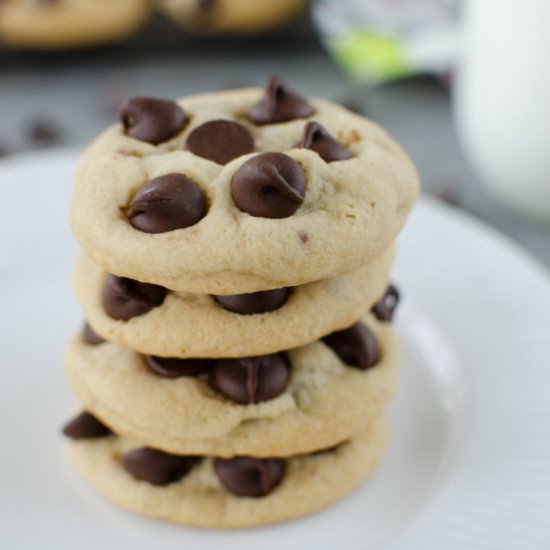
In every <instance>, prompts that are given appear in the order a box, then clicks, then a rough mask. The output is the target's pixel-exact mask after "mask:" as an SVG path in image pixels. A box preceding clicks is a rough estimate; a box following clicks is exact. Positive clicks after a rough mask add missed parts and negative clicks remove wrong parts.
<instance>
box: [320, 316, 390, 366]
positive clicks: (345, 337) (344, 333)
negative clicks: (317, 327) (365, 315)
mask: <svg viewBox="0 0 550 550" xmlns="http://www.w3.org/2000/svg"><path fill="white" fill-rule="evenodd" d="M323 342H324V343H325V344H326V345H327V346H328V347H329V348H332V350H333V351H334V353H336V355H338V357H339V358H340V359H341V360H342V361H343V362H344V363H346V365H348V366H350V367H355V368H358V369H361V370H366V369H368V368H369V367H373V366H374V365H376V363H377V362H378V360H379V359H380V355H381V352H380V345H379V344H378V340H377V339H376V336H375V335H374V334H373V333H372V331H371V330H370V329H369V328H368V327H366V326H365V325H363V324H362V323H355V324H354V325H351V327H349V328H347V329H345V330H340V331H338V332H333V333H332V334H329V335H328V336H325V337H324V338H323Z"/></svg>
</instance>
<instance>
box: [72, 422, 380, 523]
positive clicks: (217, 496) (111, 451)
mask: <svg viewBox="0 0 550 550" xmlns="http://www.w3.org/2000/svg"><path fill="white" fill-rule="evenodd" d="M74 432H75V430H74V429H73V433H74ZM68 435H69V437H71V438H73V435H71V433H69V434H68ZM77 435H78V436H79V437H77V438H75V439H72V440H71V441H70V442H69V451H70V455H71V458H72V460H73V462H74V464H75V466H76V468H77V469H78V470H79V471H80V472H81V473H82V475H83V476H84V477H85V478H86V479H87V480H88V481H89V483H90V484H91V485H92V486H93V487H94V488H96V489H97V490H98V491H99V492H100V493H102V494H103V495H104V496H106V497H107V498H108V499H110V500H112V501H113V502H115V503H117V504H118V505H120V506H123V507H124V508H128V509H129V510H132V511H134V512H137V513H139V514H144V515H147V516H153V517H156V518H161V519H166V520H170V521H174V522H177V523H184V524H187V525H196V526H200V527H210V528H216V529H223V528H237V527H253V526H258V525H265V524H269V523H275V522H280V521H284V520H286V519H290V518H294V517H297V516H302V515H305V514H310V513H312V512H315V511H317V510H320V509H322V508H324V507H326V506H328V505H329V504H331V503H332V502H335V501H337V500H338V499H340V498H342V497H343V496H344V495H346V494H347V493H348V492H350V491H351V490H352V489H354V488H355V487H357V485H359V484H360V483H361V482H362V481H364V480H365V479H367V478H368V477H369V476H370V475H371V473H372V472H373V470H374V469H375V467H376V466H377V464H378V462H379V461H380V459H381V457H382V454H383V451H384V448H385V446H386V440H387V425H386V421H385V419H384V418H383V417H382V418H378V419H374V420H373V421H372V422H371V424H370V425H367V424H365V425H364V426H363V429H362V431H361V432H360V433H359V434H357V435H355V436H354V437H353V438H351V439H349V440H348V441H345V442H342V443H341V444H340V445H339V446H337V447H336V448H333V449H328V450H326V451H324V452H316V453H311V454H298V453H295V454H293V455H288V456H286V457H283V458H281V457H277V458H261V459H258V458H256V457H254V456H238V457H231V458H228V459H224V458H215V457H212V456H209V457H206V456H198V457H197V456H178V455H171V454H167V453H165V452H162V451H158V450H157V449H154V448H150V447H147V446H144V445H143V443H139V442H137V441H132V440H128V439H126V438H123V437H119V436H117V435H116V434H113V433H109V434H104V435H103V436H98V435H97V434H96V433H95V432H93V433H92V434H91V437H86V433H85V432H82V431H80V432H77ZM319 480H322V483H320V482H319Z"/></svg>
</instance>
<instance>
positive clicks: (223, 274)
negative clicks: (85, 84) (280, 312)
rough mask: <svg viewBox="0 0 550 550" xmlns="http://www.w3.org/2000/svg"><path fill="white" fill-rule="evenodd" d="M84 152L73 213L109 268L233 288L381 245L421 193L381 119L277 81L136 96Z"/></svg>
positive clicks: (306, 274)
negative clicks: (167, 96) (173, 97)
mask: <svg viewBox="0 0 550 550" xmlns="http://www.w3.org/2000/svg"><path fill="white" fill-rule="evenodd" d="M121 120H122V123H121V124H118V125H115V126H113V127H111V128H109V129H108V130H107V131H106V132H105V133H103V134H102V135H101V136H100V137H99V138H97V139H96V140H95V141H94V142H93V143H92V144H91V145H90V147H89V148H88V149H87V151H86V152H85V153H84V155H83V156H82V158H81V160H80V163H79V166H78V169H77V174H76V182H75V190H74V197H73V204H72V212H71V221H72V225H73V228H74V231H75V233H76V235H77V237H78V239H79V241H80V242H81V244H82V246H83V247H84V248H85V250H86V251H87V252H88V254H89V255H90V256H92V257H93V258H94V259H95V260H96V261H97V262H98V263H99V264H100V265H102V266H103V267H104V268H105V269H106V270H108V271H109V272H111V273H114V274H116V275H119V276H124V277H130V278H132V279H137V280H139V281H143V282H151V283H155V284H159V285H162V286H165V287H167V288H170V289H172V290H177V291H187V292H198V293H211V294H235V293H246V292H256V291H259V290H267V289H273V288H279V287H283V286H296V285H300V284H304V283H308V282H313V281H317V280H320V279H323V278H326V277H333V276H336V275H339V274H342V273H345V272H348V271H351V270H353V269H356V268H358V267H360V266H362V265H365V264H366V263H368V262H369V261H370V260H372V259H373V258H375V257H376V256H377V255H379V254H380V253H381V252H382V251H383V250H385V249H386V248H387V247H388V246H389V245H390V243H391V242H392V241H393V239H394V238H395V236H396V235H397V233H398V232H399V230H400V229H401V227H402V225H403V223H404V221H405V218H406V215H407V213H408V212H409V210H410V208H411V206H412V204H413V203H414V200H415V198H416V196H417V194H418V178H417V174H416V171H415V169H414V166H413V165H412V163H411V161H410V160H409V158H408V157H407V156H406V154H405V153H404V152H403V151H402V150H401V148H400V147H399V146H398V145H397V144H396V143H395V142H394V141H393V140H392V139H391V138H390V137H389V136H388V135H387V134H386V133H385V132H384V131H383V130H382V129H381V128H380V127H378V126H377V125H376V124H374V123H372V122H371V121H369V120H367V119H365V118H363V117H361V116H359V115H356V114H354V113H351V112H349V111H347V110H346V109H344V108H342V107H340V106H338V105H336V104H334V103H330V102H328V101H323V100H306V99H304V98H302V97H300V96H299V95H297V94H295V93H294V92H293V91H292V90H290V89H289V88H288V87H287V86H286V85H285V84H284V83H283V82H282V81H281V80H280V79H278V78H272V79H271V80H270V81H269V83H268V86H267V89H266V90H265V91H262V90H259V89H243V90H234V91H225V92H218V93H212V94H204V95H198V96H193V97H189V98H184V99H181V100H179V101H178V102H177V103H174V102H169V101H162V100H153V99H148V98H137V99H134V100H132V101H130V102H128V103H127V104H126V105H125V106H124V107H123V109H122V111H121Z"/></svg>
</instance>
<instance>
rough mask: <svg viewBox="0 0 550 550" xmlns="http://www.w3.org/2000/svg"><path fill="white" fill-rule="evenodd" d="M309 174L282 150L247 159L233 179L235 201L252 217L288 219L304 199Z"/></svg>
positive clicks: (232, 189)
mask: <svg viewBox="0 0 550 550" xmlns="http://www.w3.org/2000/svg"><path fill="white" fill-rule="evenodd" d="M305 190H306V177H305V175H304V172H303V171H302V169H301V168H300V166H299V165H298V163H297V162H296V161H295V160H293V159H292V158H290V157H289V156H287V155H283V154H282V153H262V154H260V155H257V156H255V157H253V158H251V159H250V160H247V161H246V162H245V163H244V164H243V165H242V166H241V167H240V168H239V169H238V170H237V172H236V174H235V176H234V177H233V181H232V182H231V197H232V198H233V200H234V201H235V204H236V205H237V206H238V207H239V208H240V209H241V210H242V211H243V212H247V213H248V214H250V215H251V216H258V217H261V218H286V217H288V216H291V215H292V214H294V212H296V210H298V208H300V206H301V204H302V203H303V202H304V194H305Z"/></svg>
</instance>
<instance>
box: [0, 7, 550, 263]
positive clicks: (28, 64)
mask: <svg viewBox="0 0 550 550" xmlns="http://www.w3.org/2000/svg"><path fill="white" fill-rule="evenodd" d="M548 28H550V2H549V1H548V0H522V1H521V2H519V1H518V0H463V1H460V0H317V1H315V0H313V1H310V2H308V1H306V0H263V1H262V0H157V1H156V2H153V1H152V0H0V115H1V120H2V124H0V166H1V165H2V163H3V162H10V159H12V158H15V157H14V156H15V155H19V154H21V153H26V152H28V151H32V150H37V149H42V150H44V149H51V150H54V149H55V148H59V147H73V148H75V150H76V149H80V148H82V147H83V146H84V145H86V143H88V142H89V141H90V140H91V139H92V138H93V137H94V136H95V135H96V134H98V133H99V132H100V131H101V130H102V129H103V128H104V127H105V126H107V125H108V124H111V123H113V122H114V121H116V119H117V111H118V106H119V105H120V103H121V102H122V101H123V100H124V99H126V98H128V97H132V96H136V95H150V96H158V97H166V98H177V97H181V96H184V95H188V94H192V93H197V92H202V91H208V90H220V89H224V88H233V87H241V86H263V84H264V83H265V80H266V78H267V77H268V76H269V75H271V74H279V75H281V76H283V77H284V78H285V79H286V80H287V81H288V82H289V84H290V85H291V86H292V87H294V88H296V89H297V90H299V91H300V92H301V93H303V94H306V95H311V96H319V97H325V98H328V99H332V100H335V101H338V102H340V103H343V104H344V105H346V106H347V107H348V108H350V109H352V110H355V111H358V112H360V113H363V114H365V115H367V116H368V117H370V118H372V119H374V120H375V121H377V122H379V123H380V124H381V125H382V126H384V127H385V128H386V129H387V130H388V131H389V132H390V133H391V134H392V135H393V136H394V137H395V138H396V139H397V140H398V141H399V142H400V143H401V144H402V145H403V146H404V147H405V149H406V150H407V151H408V152H409V154H410V155H411V156H412V157H413V160H414V161H415V162H416V164H417V166H418V168H419V171H420V175H421V179H422V183H423V190H424V192H425V193H427V194H430V195H432V196H435V197H437V198H438V199H440V200H442V201H445V202H447V203H449V204H451V205H452V206H453V207H456V208H460V209H463V210H465V211H468V212H470V213H471V214H473V215H474V216H476V217H478V218H480V219H482V220H484V221H485V222H487V223H489V224H491V225H493V226H494V227H496V228H498V229H499V230H501V231H502V232H504V233H506V234H507V235H509V236H510V237H511V238H512V239H514V240H516V241H517V242H519V243H520V244H522V245H523V246H524V247H525V248H527V249H528V250H530V251H531V252H532V253H533V254H534V255H535V256H537V257H538V258H539V259H540V260H542V261H543V262H544V263H546V265H547V266H550V246H549V244H550V240H549V237H550V155H549V154H548V153H547V151H546V150H547V142H548V137H549V136H550V109H548V108H547V106H546V102H547V98H548V97H550V65H549V64H548V58H549V55H550V34H549V33H548Z"/></svg>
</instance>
